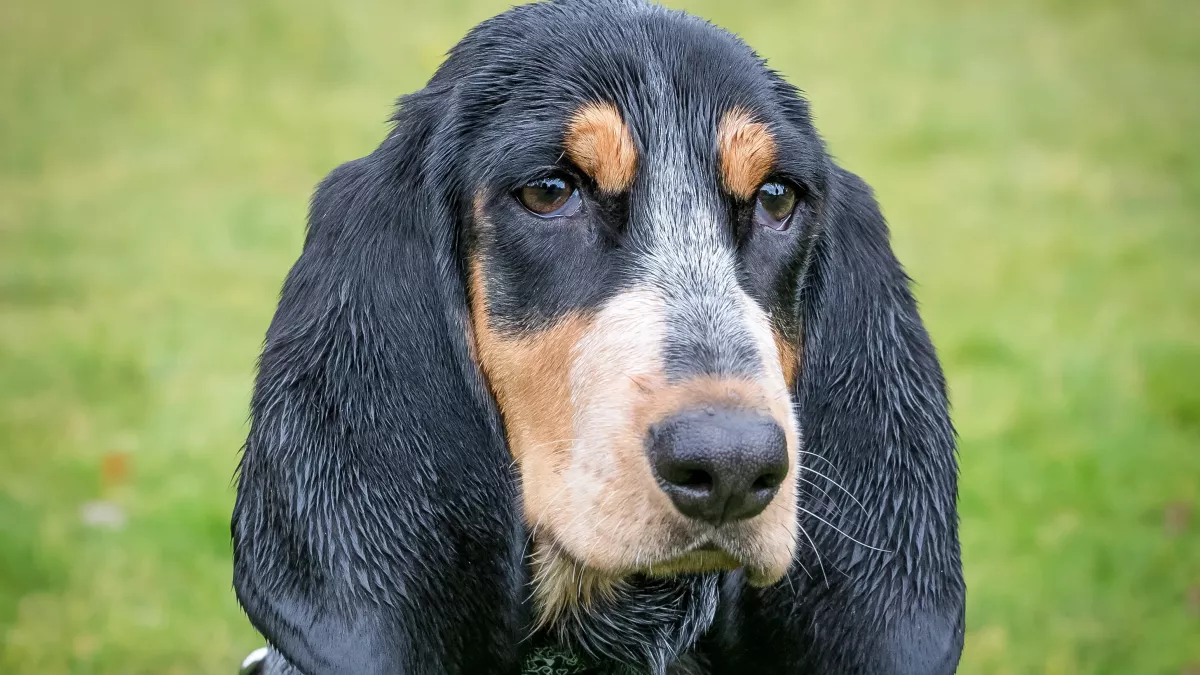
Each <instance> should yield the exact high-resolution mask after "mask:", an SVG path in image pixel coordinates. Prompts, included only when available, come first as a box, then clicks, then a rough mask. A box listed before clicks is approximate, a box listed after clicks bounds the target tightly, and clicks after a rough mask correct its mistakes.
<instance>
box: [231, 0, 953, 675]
mask: <svg viewBox="0 0 1200 675" xmlns="http://www.w3.org/2000/svg"><path fill="white" fill-rule="evenodd" d="M908 283H909V280H908V278H907V277H906V275H905V273H904V272H903V270H902V269H901V266H900V264H899V263H898V262H897V260H896V258H895V257H894V255H893V253H892V251H891V248H890V244H889V235H888V230H887V227H886V225H885V223H884V219H883V217H882V216H881V214H880V211H879V208H878V206H877V205H876V203H875V200H874V197H873V196H872V192H871V190H870V189H869V188H868V186H867V185H866V184H865V183H864V182H863V181H862V180H861V179H859V178H858V177H857V176H855V175H854V174H852V173H850V172H849V171H847V170H845V169H843V168H841V167H840V166H838V165H837V164H836V163H835V162H834V161H833V160H832V159H831V158H830V156H829V154H828V153H827V151H826V149H825V146H824V144H823V142H822V140H821V138H820V137H819V136H818V134H817V132H816V131H815V129H814V127H813V123H812V119H811V115H810V111H809V106H808V104H807V102H806V101H805V99H804V98H803V97H802V96H801V94H800V92H799V91H798V90H797V89H796V88H795V87H793V86H792V85H791V84H789V83H787V82H786V81H784V80H783V79H782V78H781V77H780V76H779V75H778V74H776V73H775V72H773V71H772V70H770V69H769V68H768V67H767V66H766V65H765V63H764V62H763V61H762V60H761V59H760V58H759V57H758V56H757V55H756V54H755V53H754V52H753V51H752V50H751V49H750V48H749V47H748V46H746V45H745V44H744V43H743V42H741V41H740V40H739V39H738V38H737V37H735V36H734V35H732V34H730V33H728V32H725V31H724V30H722V29H719V28H717V27H715V26H713V25H712V24H709V23H707V22H704V21H702V20H700V19H698V18H695V17H693V16H690V15H687V14H684V13H681V12H677V11H671V10H667V9H664V8H661V7H658V6H655V5H651V4H644V3H642V2H641V1H640V0H603V1H602V0H551V1H549V2H543V3H537V4H532V5H524V6H519V7H516V8H513V9H511V10H509V11H507V12H506V13H504V14H501V15H500V16H497V17H495V18H493V19H490V20H488V21H485V22H483V23H482V24H480V25H479V26H477V27H476V28H475V29H473V30H472V31H471V32H470V33H469V34H468V35H467V36H466V37H465V38H464V39H463V40H462V41H461V42H460V43H458V45H457V46H455V47H454V48H453V49H452V50H451V51H450V53H449V55H448V57H447V59H446V60H445V62H444V63H443V64H442V65H441V66H440V67H439V68H438V70H437V72H436V73H435V74H434V76H433V77H432V79H431V80H430V81H429V83H428V84H427V86H426V87H425V88H424V89H422V90H420V91H418V92H416V93H413V94H410V95H408V96H405V97H403V98H402V99H401V100H400V102H399V104H398V108H397V112H396V113H395V115H394V118H393V127H392V128H391V131H390V133H389V134H388V135H387V137H386V138H385V139H384V140H383V142H382V144H381V145H380V146H379V147H378V148H377V149H376V150H375V151H374V152H372V153H371V154H370V155H368V156H366V157H364V158H361V159H357V160H354V161H351V162H348V163H346V164H343V165H342V166H340V167H338V168H336V169H334V170H333V172H332V173H330V174H329V176H328V177H327V178H325V180H324V181H323V182H322V183H321V184H320V186H319V187H318V188H317V190H316V193H315V196H314V197H313V200H312V204H311V211H310V217H309V224H308V230H307V235H306V239H305V242H304V248H303V252H302V253H301V255H300V257H299V260H298V261H297V262H296V264H295V266H294V267H293V268H292V270H291V272H290V274H289V275H288V277H287V280H286V281H285V283H284V286H283V291H282V294H281V296H280V299H279V305H278V310H277V312H276V314H275V316H274V319H273V321H272V323H271V326H270V328H269V330H268V333H267V337H266V342H265V346H264V349H263V353H262V357H261V360H260V363H259V371H258V376H257V381H256V384H255V388H254V394H253V398H252V402H251V409H252V413H251V427H250V432H249V438H248V440H247V442H246V445H245V448H244V452H243V455H242V459H241V463H240V466H239V478H238V493H237V500H236V505H235V508H234V512H233V519H232V535H233V545H234V585H235V589H236V592H237V596H238V598H239V601H240V602H241V604H242V606H243V607H244V608H245V610H246V612H247V614H248V616H249V618H250V620H251V622H252V623H253V624H254V626H255V627H256V628H258V629H259V631H261V632H262V634H263V635H264V636H265V637H266V638H267V641H268V642H269V644H270V645H271V649H272V651H270V652H269V654H270V657H269V658H267V659H266V661H265V662H266V663H268V664H269V663H272V662H273V663H276V664H278V668H277V669H278V670H279V671H280V672H298V673H304V674H305V675H320V674H325V673H355V674H362V675H366V674H376V673H380V674H382V673H496V674H510V673H511V674H515V673H520V672H538V671H536V670H533V671H531V670H530V668H531V666H530V665H529V664H530V663H531V659H549V660H550V661H553V659H555V658H558V657H559V656H561V657H562V658H563V659H565V660H564V661H563V663H570V664H582V665H578V668H579V669H581V670H574V669H562V670H558V671H554V670H552V669H553V668H554V667H556V666H548V668H550V670H543V671H541V672H613V673H617V672H640V673H654V674H664V673H677V674H682V673H696V674H699V673H706V674H710V675H716V674H723V673H776V674H783V673H795V674H800V673H821V674H852V673H863V674H867V673H869V674H871V675H900V674H912V675H916V674H921V675H929V674H941V673H951V672H953V671H954V670H955V668H956V666H957V663H958V659H959V655H960V652H961V649H962V642H963V617H964V597H965V587H964V583H963V579H962V571H961V562H960V555H959V544H958V532H957V529H958V524H957V513H956V491H957V487H956V485H957V471H958V470H957V464H956V457H955V438H954V432H953V428H952V426H951V423H950V419H949V414H948V406H947V396H946V391H945V381H944V377H943V374H942V371H941V368H940V366H939V363H938V360H937V357H936V354H935V351H934V348H933V346H932V344H931V341H930V338H929V336H928V334H927V333H926V330H925V328H924V326H923V324H922V321H921V319H920V317H919V315H918V313H917V309H916V305H915V302H914V300H913V297H912V295H911V293H910V290H909V287H908ZM570 668H576V666H575V665H571V666H570Z"/></svg>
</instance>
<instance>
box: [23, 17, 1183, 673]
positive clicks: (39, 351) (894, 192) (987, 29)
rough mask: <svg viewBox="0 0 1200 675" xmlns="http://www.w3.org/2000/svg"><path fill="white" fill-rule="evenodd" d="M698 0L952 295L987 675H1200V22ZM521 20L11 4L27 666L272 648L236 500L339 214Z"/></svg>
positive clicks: (174, 667) (165, 665) (972, 613)
mask: <svg viewBox="0 0 1200 675" xmlns="http://www.w3.org/2000/svg"><path fill="white" fill-rule="evenodd" d="M679 4H680V5H682V6H686V7H687V8H688V9H691V10H693V11H695V12H696V13H699V14H701V15H703V16H706V17H710V18H712V19H714V20H716V21H717V22H719V23H721V24H723V25H725V26H727V27H729V28H731V29H733V30H734V31H737V32H739V33H741V34H742V35H743V36H744V37H745V38H746V39H747V40H748V41H749V42H750V43H751V44H752V45H754V46H755V47H756V48H758V49H759V50H760V51H761V53H762V54H763V55H764V56H766V57H768V58H769V59H770V60H771V62H772V64H773V65H774V66H775V67H776V68H778V69H780V70H782V71H783V72H784V73H785V74H786V75H787V76H788V77H789V78H791V79H792V80H793V81H795V82H796V83H798V84H799V85H800V86H801V87H803V88H804V89H805V90H806V91H807V92H808V93H809V95H810V98H811V100H812V102H813V106H814V109H815V113H816V117H817V120H818V125H819V127H820V128H821V129H822V131H823V133H824V134H825V136H826V137H827V139H828V141H829V143H830V146H831V148H832V150H833V152H834V153H835V154H836V155H837V156H838V157H839V159H840V160H841V161H842V162H843V163H844V164H845V165H846V166H848V167H849V168H851V169H853V170H855V171H857V172H859V173H861V174H862V175H863V176H864V177H865V178H866V179H867V180H868V181H869V182H871V183H872V184H873V185H874V186H875V187H876V189H877V190H878V193H879V196H880V199H881V201H882V204H883V207H884V210H885V212H886V213H887V215H888V216H889V218H890V220H891V223H892V226H893V230H894V237H895V246H896V248H897V251H898V252H899V255H900V257H901V259H902V260H903V261H904V262H905V263H906V264H907V265H908V267H909V270H910V272H911V273H912V274H913V276H914V277H915V278H916V280H917V282H918V284H919V286H918V294H919V297H920V299H921V301H922V303H923V308H924V313H925V317H926V320H927V321H928V323H929V326H930V329H931V331H932V333H933V336H934V338H935V340H936V342H937V344H938V346H939V349H940V352H941V355H942V357H943V359H944V362H945V366H946V368H947V371H948V374H949V379H950V383H951V388H952V395H953V401H954V406H955V415H956V422H957V425H958V428H959V431H960V432H961V436H962V438H961V462H962V489H961V507H962V537H963V547H964V556H965V561H966V574H967V579H968V583H969V588H970V593H969V603H968V635H967V646H966V652H965V655H964V658H963V666H962V668H961V672H964V673H1014V674H1016V673H1047V674H1051V673H1053V674H1071V673H1114V674H1116V673H1120V674H1132V673H1138V674H1143V673H1187V674H1189V675H1194V674H1195V673H1197V672H1200V523H1198V522H1197V521H1198V520H1200V513H1197V510H1198V505H1200V129H1198V127H1200V3H1197V2H1194V0H1178V1H1172V0H1145V1H1143V2H1115V1H1111V0H1095V1H1091V2H1089V1H1085V0H1079V1H1071V0H1055V1H1047V2H1036V1H1034V0H1011V1H1007V2H1006V1H1003V0H995V1H993V2H983V1H981V0H973V1H968V2H958V1H953V0H920V1H917V2H906V3H892V2H887V1H885V0H878V1H875V2H868V1H866V0H843V1H837V0H827V1H824V2H817V1H812V2H796V3H785V2H780V1H779V0H749V1H743V2H739V3H733V2H719V1H717V0H695V1H689V2H680V3H679ZM503 8H504V3H503V2H491V1H489V2H481V1H476V0H455V1H453V2H443V3H439V4H437V5H436V6H434V5H433V4H431V3H417V2H401V1H395V0H393V1H390V2H384V1H382V0H345V1H341V2H338V1H335V0H325V1H319V0H286V1H285V0H255V1H253V2H248V1H244V0H205V1H204V2H199V1H196V0H175V1H173V2H160V1H158V0H116V1H113V2H106V3H95V2H82V1H71V0H40V1H36V2H35V1H34V0H9V1H7V2H2V3H0V640H2V642H0V672H4V673H13V672H15V673H30V674H33V673H38V674H58V673H114V674H116V673H179V674H192V673H196V674H200V673H232V672H234V671H235V668H236V663H237V662H238V660H239V659H240V658H241V657H242V656H243V655H244V654H245V653H246V652H248V651H249V650H250V649H252V648H253V647H256V646H258V645H259V644H260V640H259V638H258V637H257V636H256V635H255V634H254V632H253V630H252V629H251V628H250V627H249V625H248V623H247V621H246V620H245V617H244V616H243V615H242V613H241V612H240V610H239V609H238V607H237V604H236V602H235V600H234V597H233V594H232V592H231V590H230V546H229V536H228V516H229V510H230V506H231V502H232V496H233V493H232V487H231V482H230V481H231V476H232V474H233V469H234V466H235V463H236V456H237V454H236V453H237V450H238V448H239V445H240V443H241V442H242V439H243V437H244V434H245V432H246V424H245V422H246V408H247V400H248V395H249V388H250V384H251V377H252V370H253V365H254V359H255V357H256V355H257V351H258V348H259V344H260V341H261V339H262V336H263V332H264V330H265V328H266V325H267V322H268V320H269V317H270V314H271V311H272V309H273V303H274V300H275V297H276V293H277V291H278V288H279V285H280V282H281V281H282V278H283V276H284V274H285V272H286V270H287V268H288V266H289V265H290V264H291V262H292V261H293V260H294V259H295V257H296V255H297V254H298V252H299V248H300V243H301V237H302V233H303V221H304V215H305V207H306V201H307V198H308V195H309V193H310V191H311V189H312V187H313V185H314V184H315V183H316V182H317V181H318V180H319V179H320V178H321V177H322V176H323V175H324V174H325V173H326V172H327V171H329V170H330V169H331V168H333V167H334V166H335V165H336V164H338V163H339V162H341V161H344V160H347V159H350V158H353V157H357V156H360V155H362V154H365V153H367V152H369V151H370V150H371V149H372V148H373V147H374V145H375V144H376V143H377V142H378V141H379V140H380V139H381V138H382V137H383V135H384V132H385V124H384V120H385V119H386V117H387V115H388V113H389V111H390V107H391V104H392V100H393V98H394V97H395V96H396V95H398V94H400V93H403V92H407V91H411V90H414V89H416V88H419V87H420V86H421V85H422V84H423V82H424V81H425V79H426V78H427V77H428V76H429V75H430V74H431V73H432V71H433V69H434V68H435V67H436V65H437V64H438V63H439V61H440V60H441V58H442V54H443V53H444V52H445V50H446V49H447V48H448V47H449V46H450V45H451V44H453V42H455V41H456V40H457V39H458V38H459V37H461V35H462V34H463V33H464V32H465V31H466V30H467V29H468V28H469V27H470V26H472V25H473V24H475V23H476V22H477V21H479V20H482V19H484V18H486V17H487V16H490V15H492V14H494V13H496V12H498V11H500V10H502V9H503ZM97 501H100V502H102V503H106V504H109V505H111V506H115V507H116V508H117V509H119V511H113V512H108V513H107V520H106V519H105V517H104V516H105V512H103V510H101V511H100V515H99V516H97V515H96V507H95V506H94V505H93V506H90V507H89V506H87V505H88V504H90V503H93V502H97ZM85 516H86V517H87V518H90V519H91V521H92V522H93V525H89V524H88V522H87V521H85V519H84V517H85ZM106 522H107V523H108V524H107V525H105V523H106Z"/></svg>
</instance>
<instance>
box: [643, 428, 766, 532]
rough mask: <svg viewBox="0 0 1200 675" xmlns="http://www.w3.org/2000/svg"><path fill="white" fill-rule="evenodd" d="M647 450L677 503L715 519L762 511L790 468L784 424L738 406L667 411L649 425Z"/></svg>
mask: <svg viewBox="0 0 1200 675" xmlns="http://www.w3.org/2000/svg"><path fill="white" fill-rule="evenodd" d="M649 453H650V465H651V466H652V467H654V472H655V474H656V475H657V476H658V482H659V484H660V485H661V486H662V489H663V491H664V492H666V493H667V495H668V496H670V498H671V501H672V502H674V503H675V508H677V509H679V512H680V513H682V514H683V515H685V516H688V517H689V518H696V519H699V520H703V521H706V522H709V523H712V524H714V525H722V524H724V523H728V522H731V521H735V520H742V519H745V518H753V517H754V516H757V515H758V514H759V513H762V510H763V509H765V508H766V507H767V504H769V503H771V499H773V498H774V497H775V493H776V492H777V491H778V489H779V484H780V483H782V482H783V479H784V477H785V476H787V471H788V455H787V439H786V438H785V437H784V435H783V429H781V428H780V427H779V425H778V424H776V423H775V421H774V420H772V419H771V418H769V417H765V416H763V415H760V414H757V413H753V412H748V411H742V410H730V409H722V408H706V409H701V410H689V411H686V412H682V413H678V414H676V415H673V416H671V417H668V418H666V419H665V420H663V421H661V422H659V423H657V424H654V425H652V426H651V428H650V436H649Z"/></svg>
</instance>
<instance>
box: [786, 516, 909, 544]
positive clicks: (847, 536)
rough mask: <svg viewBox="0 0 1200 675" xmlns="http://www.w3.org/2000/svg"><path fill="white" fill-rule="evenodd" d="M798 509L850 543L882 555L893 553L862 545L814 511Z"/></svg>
mask: <svg viewBox="0 0 1200 675" xmlns="http://www.w3.org/2000/svg"><path fill="white" fill-rule="evenodd" d="M796 508H797V509H799V510H801V511H803V512H805V513H807V514H808V515H810V516H812V517H813V518H816V519H817V520H819V521H821V522H822V523H825V524H826V525H828V526H829V527H830V528H832V529H833V531H834V532H837V533H838V534H840V535H842V536H843V537H845V538H847V539H849V540H850V541H852V542H854V543H856V544H858V545H859V546H862V547H863V548H867V549H870V550H872V551H879V552H880V553H891V551H889V550H887V549H886V548H878V547H875V546H871V545H870V544H864V543H862V542H861V541H859V540H857V539H855V538H854V537H851V536H850V535H848V534H846V533H845V532H843V531H841V530H840V529H838V527H837V526H836V525H834V524H833V523H831V522H829V521H828V520H825V519H824V518H822V517H821V516H818V515H817V514H815V513H813V512H812V511H809V510H808V509H806V508H804V507H803V506H797V507H796ZM801 529H804V528H801Z"/></svg>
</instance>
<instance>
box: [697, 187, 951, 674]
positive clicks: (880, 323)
mask: <svg viewBox="0 0 1200 675" xmlns="http://www.w3.org/2000/svg"><path fill="white" fill-rule="evenodd" d="M822 224H823V227H822V231H820V232H819V234H818V235H817V242H816V244H815V247H814V249H813V255H812V262H811V266H810V269H809V271H808V274H807V278H806V280H805V283H804V284H803V286H802V289H801V293H800V310H799V311H800V317H801V323H802V325H803V334H804V338H803V342H804V344H803V345H802V349H801V350H800V353H801V354H802V360H801V364H800V365H801V375H800V377H799V378H798V381H797V385H796V389H795V392H794V393H795V397H796V407H797V411H798V414H799V419H800V428H801V432H802V434H803V436H804V444H803V446H802V448H803V450H804V454H802V455H801V466H802V467H805V468H804V469H802V470H801V471H800V472H798V480H799V484H798V485H797V492H798V494H799V495H800V496H799V497H798V500H797V503H798V506H799V507H800V509H801V512H800V524H801V526H802V527H803V528H804V531H805V534H802V535H801V537H800V547H799V550H798V552H797V560H796V562H795V563H793V566H792V569H791V570H790V571H789V572H788V577H789V578H788V579H787V580H785V581H783V582H781V583H779V584H776V585H775V586H772V587H770V588H766V589H749V588H745V587H744V586H743V585H742V584H741V583H739V582H738V579H737V577H736V575H734V576H731V577H730V578H729V579H728V580H727V582H726V583H725V584H724V591H723V593H724V596H725V597H724V602H723V608H722V609H723V611H722V615H721V616H720V617H719V619H718V624H717V629H716V631H715V635H714V638H715V639H716V641H717V643H718V645H719V646H720V648H721V649H720V650H719V651H720V652H721V656H720V657H719V659H718V660H719V661H720V662H721V665H722V667H721V668H718V669H717V671H716V672H721V673H725V672H728V673H742V672H774V673H795V674H797V675H798V674H801V673H838V674H839V675H950V674H951V673H953V672H954V670H955V667H956V666H957V664H958V659H959V654H960V652H961V650H962V644H963V603H964V596H965V589H964V586H963V579H962V566H961V561H960V558H959V544H958V516H957V512H956V505H955V501H956V498H957V479H958V466H957V462H956V459H955V449H954V432H953V428H952V427H951V425H950V417H949V411H948V405H947V400H946V390H945V381H944V378H943V376H942V370H941V367H940V365H939V364H938V360H937V355H936V354H935V353H934V349H933V344H932V343H931V341H930V339H929V335H928V334H927V333H926V331H925V327H924V325H923V324H922V321H921V317H920V316H919V314H918V313H917V306H916V302H915V301H914V299H913V296H912V293H911V292H910V291H909V287H908V284H909V279H908V277H907V276H906V275H905V273H904V271H903V269H901V267H900V263H899V262H898V261H897V260H896V258H895V256H894V255H893V253H892V250H891V246H890V243H889V241H888V229H887V225H886V224H885V222H884V219H883V216H882V215H881V214H880V212H879V207H878V205H877V204H876V203H875V199H874V197H873V196H872V194H871V190H870V188H868V187H867V186H866V184H865V183H863V181H862V180H861V179H859V178H858V176H855V175H854V174H852V173H850V172H848V171H845V170H842V169H840V168H837V167H833V168H832V174H831V180H830V185H829V195H828V198H827V202H826V207H825V214H824V217H823V218H822ZM748 644H753V645H754V649H746V648H745V645H748Z"/></svg>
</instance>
